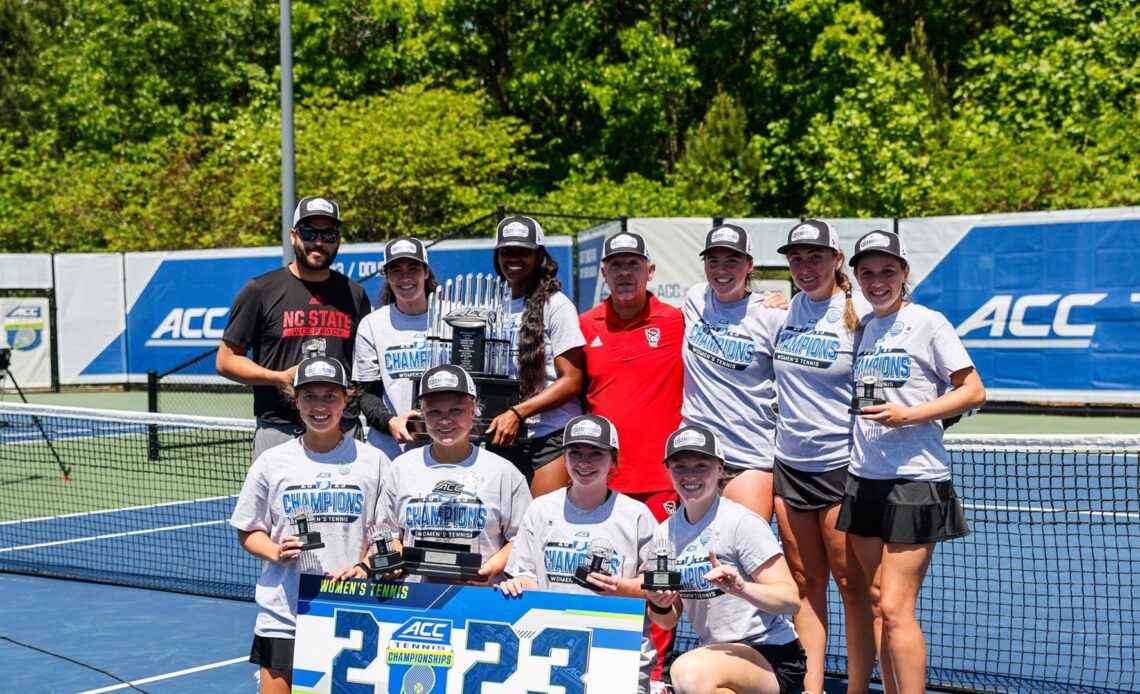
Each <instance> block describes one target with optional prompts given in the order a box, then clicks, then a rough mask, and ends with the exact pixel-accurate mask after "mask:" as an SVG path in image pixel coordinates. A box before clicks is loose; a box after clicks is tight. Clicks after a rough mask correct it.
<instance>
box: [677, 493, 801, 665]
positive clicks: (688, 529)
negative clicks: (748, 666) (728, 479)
mask: <svg viewBox="0 0 1140 694" xmlns="http://www.w3.org/2000/svg"><path fill="white" fill-rule="evenodd" d="M656 537H664V538H668V540H669V542H670V544H671V545H672V546H673V548H674V550H675V551H676V554H677V570H678V571H680V572H681V600H682V601H683V603H684V606H685V614H687V615H688V616H689V623H690V624H692V625H693V630H694V631H695V632H697V636H699V637H700V640H701V645H702V646H709V645H712V644H716V643H729V642H732V641H741V640H747V641H748V642H749V643H754V644H772V645H777V646H778V645H782V644H785V643H791V642H792V641H793V640H794V639H795V638H796V630H795V628H794V627H793V626H792V622H791V621H790V620H789V619H788V618H787V617H785V616H783V615H774V614H768V613H767V612H764V611H762V610H760V609H759V608H757V607H755V606H754V605H752V603H750V602H748V601H747V600H745V599H744V598H738V597H736V596H735V595H729V594H728V593H725V592H723V591H721V590H720V589H719V588H716V587H715V586H713V585H712V584H711V583H709V582H708V581H706V580H705V574H707V573H708V572H709V571H712V568H713V567H712V562H711V561H710V559H709V550H710V549H711V550H713V551H715V552H716V558H717V561H718V562H720V563H721V564H726V565H727V564H731V565H732V566H734V567H736V570H737V571H738V572H739V573H740V576H741V578H743V579H744V580H745V581H749V582H751V581H752V572H753V571H755V570H756V569H758V568H760V567H761V566H763V565H764V564H765V563H766V562H767V561H768V560H770V559H771V558H772V557H775V556H779V555H781V554H782V552H781V551H780V545H779V543H777V542H776V537H775V536H774V535H773V534H772V528H771V526H769V525H768V524H767V523H765V522H764V520H763V519H762V518H760V516H757V515H756V514H755V513H752V512H751V511H749V510H748V509H747V508H746V507H744V506H741V505H740V504H737V503H734V502H732V501H730V500H728V499H725V498H723V497H721V496H719V495H718V496H717V497H716V499H715V500H714V501H713V505H712V507H711V508H709V510H708V511H707V512H706V513H705V515H704V517H703V518H701V520H700V521H698V522H697V523H695V524H694V523H690V522H689V521H688V519H687V518H686V517H685V512H684V508H683V507H682V508H681V509H678V510H677V512H676V513H674V514H673V515H671V516H669V518H668V519H667V520H666V521H665V522H664V523H662V524H661V525H659V526H658V527H657V532H656Z"/></svg>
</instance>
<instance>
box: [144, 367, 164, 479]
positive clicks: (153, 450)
mask: <svg viewBox="0 0 1140 694" xmlns="http://www.w3.org/2000/svg"><path fill="white" fill-rule="evenodd" d="M146 410H147V412H158V372H157V371H155V370H154V369H151V370H150V371H147V372H146ZM146 457H147V460H158V459H159V457H161V456H160V455H159V446H158V425H157V424H148V425H147V426H146Z"/></svg>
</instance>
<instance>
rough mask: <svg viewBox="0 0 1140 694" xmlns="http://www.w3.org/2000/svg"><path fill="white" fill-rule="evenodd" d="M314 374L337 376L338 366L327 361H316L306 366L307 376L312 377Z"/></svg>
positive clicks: (329, 376)
mask: <svg viewBox="0 0 1140 694" xmlns="http://www.w3.org/2000/svg"><path fill="white" fill-rule="evenodd" d="M313 376H327V377H328V378H336V367H335V366H333V365H332V364H330V363H328V362H327V361H318V362H314V363H312V364H309V365H308V366H306V367H305V378H312V377H313Z"/></svg>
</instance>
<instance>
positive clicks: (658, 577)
mask: <svg viewBox="0 0 1140 694" xmlns="http://www.w3.org/2000/svg"><path fill="white" fill-rule="evenodd" d="M675 559H676V557H674V556H673V545H671V544H670V543H669V540H667V539H665V538H663V537H659V538H657V539H656V540H654V541H653V562H654V568H652V569H650V570H649V571H646V572H645V573H643V574H641V587H642V589H644V590H681V572H680V571H677V570H676V567H675V564H674V562H675Z"/></svg>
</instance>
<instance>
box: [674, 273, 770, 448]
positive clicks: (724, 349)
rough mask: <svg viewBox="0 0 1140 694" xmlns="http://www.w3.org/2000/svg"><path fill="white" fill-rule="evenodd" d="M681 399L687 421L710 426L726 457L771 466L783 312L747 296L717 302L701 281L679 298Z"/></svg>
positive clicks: (706, 285) (762, 298) (751, 296)
mask: <svg viewBox="0 0 1140 694" xmlns="http://www.w3.org/2000/svg"><path fill="white" fill-rule="evenodd" d="M682 311H683V312H684V314H685V346H684V349H683V351H682V354H683V357H684V360H685V389H684V402H683V403H682V405H681V417H682V418H683V419H684V422H685V424H687V425H697V426H702V427H705V428H708V429H711V430H712V431H714V432H716V435H717V437H718V438H719V439H720V443H721V446H723V447H724V455H725V462H726V463H727V464H729V465H734V466H736V467H742V468H759V469H761V470H771V469H772V460H773V445H774V441H775V438H776V412H775V410H774V409H773V407H772V406H773V404H774V403H775V402H776V373H775V371H774V370H773V368H772V355H773V354H774V353H775V351H776V339H777V337H779V333H780V328H781V327H783V325H784V319H785V317H786V316H787V311H785V310H783V309H778V308H765V307H764V297H763V296H761V295H759V294H749V295H748V296H746V297H744V298H743V299H741V300H740V301H734V302H732V303H729V304H722V303H721V302H719V301H717V300H716V298H715V297H714V295H713V291H712V289H711V288H710V287H709V285H708V284H707V283H702V284H698V285H696V286H694V287H693V288H691V289H690V290H689V294H688V296H687V297H686V298H685V306H684V308H683V309H682Z"/></svg>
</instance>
